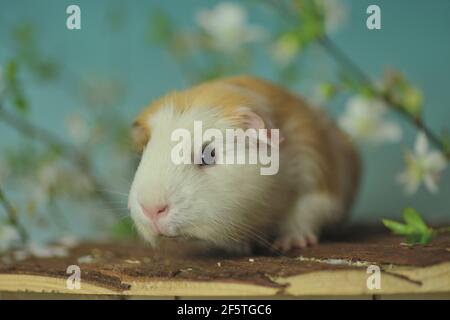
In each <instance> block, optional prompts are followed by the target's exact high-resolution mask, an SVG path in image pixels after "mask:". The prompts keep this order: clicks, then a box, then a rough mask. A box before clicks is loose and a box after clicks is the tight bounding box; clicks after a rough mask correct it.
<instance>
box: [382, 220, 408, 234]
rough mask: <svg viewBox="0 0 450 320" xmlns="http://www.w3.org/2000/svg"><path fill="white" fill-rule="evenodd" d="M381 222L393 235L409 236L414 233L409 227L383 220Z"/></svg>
mask: <svg viewBox="0 0 450 320" xmlns="http://www.w3.org/2000/svg"><path fill="white" fill-rule="evenodd" d="M382 222H383V224H384V225H385V226H386V228H388V229H389V230H391V232H393V233H394V234H399V235H409V234H412V233H413V232H414V229H413V228H412V227H411V226H408V225H406V224H403V223H400V222H397V221H394V220H389V219H383V220H382Z"/></svg>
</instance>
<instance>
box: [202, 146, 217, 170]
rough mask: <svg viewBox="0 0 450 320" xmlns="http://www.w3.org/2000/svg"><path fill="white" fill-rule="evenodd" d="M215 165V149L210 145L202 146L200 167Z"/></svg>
mask: <svg viewBox="0 0 450 320" xmlns="http://www.w3.org/2000/svg"><path fill="white" fill-rule="evenodd" d="M214 164H216V149H215V148H214V147H213V146H211V145H209V144H208V145H204V146H203V148H202V164H201V165H200V166H210V165H214Z"/></svg>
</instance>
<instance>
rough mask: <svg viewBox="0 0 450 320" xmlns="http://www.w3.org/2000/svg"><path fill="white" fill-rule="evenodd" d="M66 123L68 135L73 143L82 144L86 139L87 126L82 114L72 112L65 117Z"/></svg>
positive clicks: (87, 134) (87, 135)
mask: <svg viewBox="0 0 450 320" xmlns="http://www.w3.org/2000/svg"><path fill="white" fill-rule="evenodd" d="M66 124H67V130H68V131H69V135H70V137H71V138H72V139H73V140H74V141H75V143H77V144H83V143H85V142H86V141H87V140H88V138H89V128H88V125H87V123H86V121H85V120H84V119H83V117H82V116H80V115H79V114H72V115H70V116H69V117H68V118H67V120H66Z"/></svg>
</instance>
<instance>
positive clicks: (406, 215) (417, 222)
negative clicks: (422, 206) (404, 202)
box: [403, 208, 428, 233]
mask: <svg viewBox="0 0 450 320" xmlns="http://www.w3.org/2000/svg"><path fill="white" fill-rule="evenodd" d="M403 219H404V220H405V222H406V224H407V225H409V226H411V227H412V228H414V229H415V230H417V232H419V233H426V232H427V231H428V226H427V225H426V223H425V221H424V220H423V219H422V217H421V216H420V214H419V213H418V212H417V211H416V210H415V209H413V208H406V209H405V210H403Z"/></svg>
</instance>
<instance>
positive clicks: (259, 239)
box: [233, 222, 273, 249]
mask: <svg viewBox="0 0 450 320" xmlns="http://www.w3.org/2000/svg"><path fill="white" fill-rule="evenodd" d="M233 226H234V227H236V228H238V229H239V228H240V229H241V230H242V231H244V232H247V233H249V234H250V237H251V238H252V240H254V241H256V242H257V243H259V244H260V245H262V246H263V247H265V248H269V249H270V248H272V247H273V246H272V244H271V243H270V242H269V241H267V240H266V239H265V238H264V237H263V236H262V234H261V233H259V232H257V231H256V230H254V229H253V228H252V227H250V226H249V225H245V224H244V223H242V222H241V223H239V224H237V223H233Z"/></svg>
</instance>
